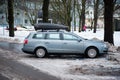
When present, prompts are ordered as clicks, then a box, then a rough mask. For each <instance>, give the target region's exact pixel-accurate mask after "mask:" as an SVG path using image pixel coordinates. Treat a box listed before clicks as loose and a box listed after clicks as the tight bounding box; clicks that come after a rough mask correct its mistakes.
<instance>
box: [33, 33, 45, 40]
mask: <svg viewBox="0 0 120 80" xmlns="http://www.w3.org/2000/svg"><path fill="white" fill-rule="evenodd" d="M33 38H35V39H44V34H42V33H41V34H35V35H34V36H33Z"/></svg>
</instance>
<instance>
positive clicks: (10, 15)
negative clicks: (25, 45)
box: [8, 0, 14, 37]
mask: <svg viewBox="0 0 120 80" xmlns="http://www.w3.org/2000/svg"><path fill="white" fill-rule="evenodd" d="M13 3H14V0H8V23H9V36H10V37H14V12H13Z"/></svg>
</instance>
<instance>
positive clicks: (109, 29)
mask: <svg viewBox="0 0 120 80" xmlns="http://www.w3.org/2000/svg"><path fill="white" fill-rule="evenodd" d="M115 2H116V0H104V5H105V9H104V21H105V22H104V24H105V27H104V41H107V42H109V43H111V44H114V41H113V12H114V5H115Z"/></svg>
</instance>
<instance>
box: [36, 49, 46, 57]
mask: <svg viewBox="0 0 120 80" xmlns="http://www.w3.org/2000/svg"><path fill="white" fill-rule="evenodd" d="M35 55H36V57H38V58H43V57H45V56H46V50H45V49H43V48H38V49H36V51H35Z"/></svg>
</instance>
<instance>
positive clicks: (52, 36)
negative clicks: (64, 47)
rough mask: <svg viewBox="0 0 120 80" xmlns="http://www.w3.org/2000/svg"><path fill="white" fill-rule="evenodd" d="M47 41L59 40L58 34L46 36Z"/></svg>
mask: <svg viewBox="0 0 120 80" xmlns="http://www.w3.org/2000/svg"><path fill="white" fill-rule="evenodd" d="M47 39H53V40H60V35H59V33H50V34H48V35H47Z"/></svg>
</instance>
